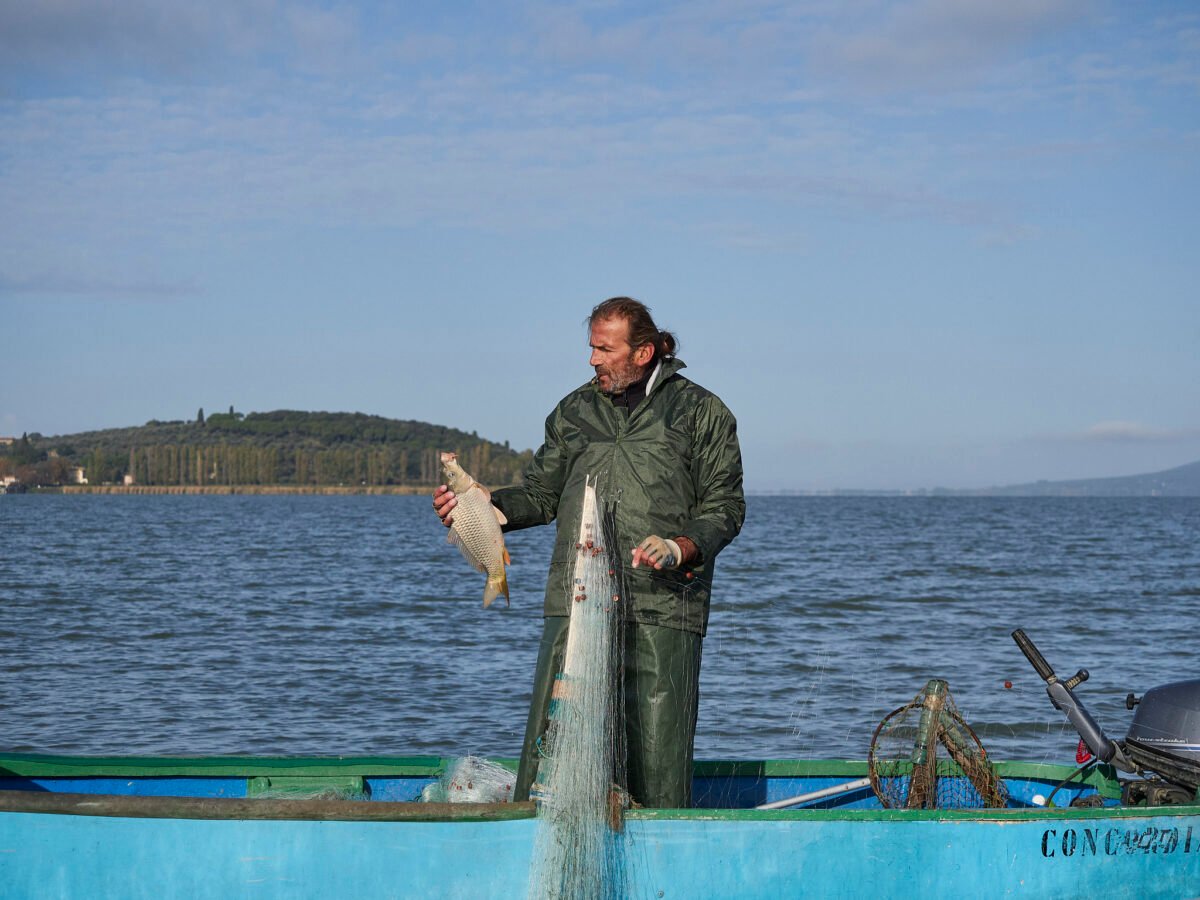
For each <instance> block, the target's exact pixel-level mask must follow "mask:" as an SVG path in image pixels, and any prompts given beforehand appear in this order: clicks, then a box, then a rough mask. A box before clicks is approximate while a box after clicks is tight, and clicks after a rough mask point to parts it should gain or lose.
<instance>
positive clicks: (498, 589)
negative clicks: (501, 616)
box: [483, 569, 512, 609]
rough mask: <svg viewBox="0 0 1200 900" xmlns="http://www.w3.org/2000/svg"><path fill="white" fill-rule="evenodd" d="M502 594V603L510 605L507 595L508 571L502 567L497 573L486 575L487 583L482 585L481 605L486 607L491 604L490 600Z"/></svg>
mask: <svg viewBox="0 0 1200 900" xmlns="http://www.w3.org/2000/svg"><path fill="white" fill-rule="evenodd" d="M501 594H503V595H504V605H505V606H511V605H512V602H511V600H510V599H509V596H508V573H507V572H505V571H504V570H503V569H501V570H500V574H499V575H491V576H489V577H488V580H487V584H485V585H484V586H483V606H484V608H485V609H486V608H487V607H489V606H491V605H492V601H493V600H495V599H496V598H497V597H499V596H500V595H501Z"/></svg>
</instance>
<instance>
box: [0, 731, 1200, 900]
mask: <svg viewBox="0 0 1200 900" xmlns="http://www.w3.org/2000/svg"><path fill="white" fill-rule="evenodd" d="M451 764H452V761H451V760H447V759H441V758H431V757H413V758H336V759H300V758H273V759H256V758H245V757H243V758H224V759H219V758H174V759H148V758H142V759H136V758H108V759H102V758H82V757H68V756H45V755H33V754H6V755H0V884H2V885H4V890H3V894H4V896H6V897H18V898H24V897H29V898H33V897H37V898H44V897H100V896H105V897H155V898H158V897H163V896H167V897H222V898H223V897H232V896H255V897H356V898H366V897H435V896H436V897H463V898H468V897H469V898H475V897H516V896H524V895H525V894H526V892H527V883H528V880H529V873H530V866H531V854H532V853H533V848H534V843H535V841H534V837H535V830H536V828H537V826H538V819H537V817H536V812H535V808H534V805H533V804H532V803H445V802H440V803H437V802H435V803H426V802H422V801H421V799H420V798H421V795H422V792H424V791H427V789H428V787H429V786H430V785H432V784H435V783H437V782H438V780H439V778H442V777H443V776H444V775H445V773H446V772H447V769H448V767H449V766H450V765H451ZM507 764H508V765H509V766H510V767H511V766H512V765H513V763H512V762H511V761H509V762H508V763H507ZM996 769H997V772H998V774H999V775H1000V776H1001V777H1002V778H1003V780H1004V783H1005V785H1006V787H1007V790H1008V798H1009V799H1008V807H1007V808H1004V809H971V810H961V809H959V810H952V809H939V810H927V809H884V808H881V807H880V804H879V801H878V799H877V798H876V796H875V794H874V792H873V791H872V789H871V787H870V786H869V784H868V785H866V786H862V785H861V782H862V781H863V780H864V779H866V777H867V774H868V767H867V763H866V762H865V761H847V760H824V761H821V760H810V761H789V760H766V761H757V762H753V761H699V762H697V764H696V769H695V777H694V788H695V799H694V806H693V808H691V809H666V810H663V809H654V810H651V809H630V810H628V811H626V813H625V815H624V820H623V822H622V823H621V831H620V834H619V842H618V844H619V847H620V852H621V853H622V854H623V857H624V870H625V873H624V878H625V884H626V889H627V892H626V896H631V897H647V898H659V897H662V898H666V897H688V898H694V897H733V896H741V897H793V896H800V895H805V896H813V897H863V896H874V897H911V896H922V897H929V898H932V897H963V896H971V897H1004V896H1012V895H1023V896H1032V897H1084V896H1097V895H1100V894H1103V895H1105V896H1110V897H1139V898H1148V897H1163V898H1179V897H1192V896H1196V895H1197V894H1200V804H1197V803H1194V802H1193V803H1190V804H1183V805H1172V806H1163V807H1152V806H1137V807H1134V806H1123V805H1120V797H1121V793H1122V786H1121V784H1120V782H1119V779H1118V776H1117V773H1116V770H1115V769H1113V768H1112V767H1110V766H1107V765H1099V766H1095V767H1093V768H1091V769H1090V770H1089V771H1087V772H1086V773H1083V774H1080V773H1078V772H1077V770H1076V769H1075V768H1074V767H1071V766H1062V765H1052V764H1041V763H997V764H996ZM855 782H859V783H860V786H858V787H855V788H851V789H848V790H847V789H840V788H842V787H843V786H845V785H847V784H854V783H855ZM831 789H832V796H825V797H822V796H820V794H821V793H822V792H823V791H825V792H828V791H831ZM289 794H290V795H292V796H294V797H295V798H296V799H287V797H288V795H289ZM1052 794H1053V800H1052V801H1051V802H1052V803H1053V804H1054V805H1052V806H1045V805H1039V802H1035V801H1040V802H1041V803H1044V802H1045V801H1044V799H1043V798H1049V797H1051V795H1052ZM323 795H324V796H323ZM811 795H817V798H816V799H814V800H810V801H807V802H806V803H802V804H800V805H795V804H793V805H792V806H790V807H789V808H783V809H770V808H766V809H764V808H759V807H763V806H767V805H772V804H777V803H781V802H786V801H788V800H789V799H791V798H795V797H807V796H811ZM326 797H334V798H335V799H326ZM1072 803H1074V804H1076V805H1074V806H1073V805H1072ZM1080 803H1083V804H1089V803H1093V804H1100V805H1083V806H1080V805H1078V804H1080Z"/></svg>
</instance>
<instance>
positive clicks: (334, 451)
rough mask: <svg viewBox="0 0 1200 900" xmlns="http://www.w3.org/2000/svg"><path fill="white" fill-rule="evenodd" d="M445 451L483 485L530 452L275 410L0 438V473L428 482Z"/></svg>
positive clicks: (163, 481) (415, 427)
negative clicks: (5, 441)
mask: <svg viewBox="0 0 1200 900" xmlns="http://www.w3.org/2000/svg"><path fill="white" fill-rule="evenodd" d="M442 450H454V451H455V452H457V453H458V455H459V459H460V461H461V462H462V464H463V466H464V468H466V469H467V471H468V472H470V473H471V474H472V475H474V476H475V478H476V479H477V480H479V481H480V482H482V483H483V484H486V485H493V486H500V485H507V484H513V483H516V482H517V481H519V480H520V473H521V471H522V470H523V469H524V467H525V465H526V464H527V463H528V461H529V460H530V458H531V457H532V452H531V451H529V450H525V451H522V452H519V453H518V452H516V451H514V450H512V449H511V448H510V447H509V446H508V444H507V443H504V444H500V443H497V442H494V441H488V440H485V439H482V438H480V437H479V436H478V434H476V433H471V434H468V433H466V432H464V431H460V430H458V429H452V428H446V427H444V426H439V425H431V424H429V423H425V422H416V421H404V420H396V419H385V418H382V417H380V416H367V415H364V414H361V413H304V412H296V411H289V410H281V411H277V412H271V413H250V414H248V415H242V414H241V413H237V412H235V411H234V410H233V409H232V408H231V409H230V411H229V412H228V413H219V414H214V415H211V416H208V417H205V416H204V411H203V410H200V412H199V414H198V415H197V417H196V419H194V420H192V421H182V420H178V421H172V422H160V421H156V420H152V421H150V422H147V423H146V425H144V426H140V427H134V428H122V429H108V430H105V431H93V432H83V433H80V434H73V435H62V436H58V437H51V438H46V437H43V436H41V435H38V434H34V435H24V436H22V439H21V440H20V441H17V442H15V443H14V444H13V445H11V446H9V447H3V446H0V476H3V475H5V474H15V475H16V476H17V477H18V479H19V480H21V481H23V482H26V483H38V484H62V483H65V482H66V481H68V480H69V477H68V472H69V470H70V469H71V468H73V467H75V466H81V467H83V469H84V472H85V475H86V477H87V479H88V482H89V483H91V484H102V483H114V484H119V483H121V482H122V481H123V480H124V479H125V477H126V476H130V477H131V478H132V480H133V481H134V482H135V483H137V484H145V485H239V484H246V485H274V484H277V485H338V484H345V485H372V486H374V485H434V484H437V483H439V481H440V480H441V464H440V459H439V451H442Z"/></svg>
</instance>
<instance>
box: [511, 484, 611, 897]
mask: <svg viewBox="0 0 1200 900" xmlns="http://www.w3.org/2000/svg"><path fill="white" fill-rule="evenodd" d="M603 519H604V517H603V516H602V515H601V512H600V509H599V506H598V504H597V502H596V498H595V489H594V488H593V487H592V486H591V485H589V486H588V487H587V489H586V496H585V501H584V505H583V515H582V522H581V525H580V531H579V541H578V543H577V544H576V561H575V567H574V572H573V573H572V580H571V583H570V584H569V585H566V586H565V587H566V588H567V589H569V590H570V591H571V598H572V603H571V618H570V625H569V630H568V635H567V647H566V655H565V659H564V662H563V671H562V673H561V674H560V675H559V676H558V677H557V679H556V680H555V683H554V688H553V694H552V699H551V701H550V726H549V728H548V729H547V731H546V734H545V736H544V737H543V739H542V742H541V744H540V745H539V750H540V758H539V761H538V771H537V777H536V781H535V782H534V784H533V787H532V789H531V791H530V793H531V794H532V796H533V797H534V799H535V800H536V801H537V804H538V820H539V821H538V830H537V837H536V839H535V845H534V854H533V866H532V870H531V872H530V881H529V896H530V897H531V898H532V897H536V898H542V897H555V898H559V897H570V898H607V897H623V896H626V893H627V892H626V890H625V885H624V866H623V862H622V859H623V857H622V852H621V835H620V832H619V824H620V819H621V804H622V802H623V800H622V799H621V798H622V796H623V795H622V794H621V793H620V792H619V791H617V790H615V789H614V786H613V779H614V777H615V775H614V773H616V772H617V771H618V770H619V769H620V768H621V767H622V765H623V760H622V755H623V752H622V748H623V735H624V727H623V723H622V716H621V709H620V702H621V701H620V699H619V698H620V696H621V694H620V692H618V691H617V690H615V686H616V680H617V678H618V673H619V671H620V660H621V655H622V645H623V635H624V628H623V625H622V619H623V616H622V612H621V600H620V596H621V594H620V591H619V589H618V586H617V578H616V570H615V568H614V566H613V563H612V561H611V560H610V558H609V546H608V545H609V543H610V542H609V541H608V540H606V539H605V528H604V523H603Z"/></svg>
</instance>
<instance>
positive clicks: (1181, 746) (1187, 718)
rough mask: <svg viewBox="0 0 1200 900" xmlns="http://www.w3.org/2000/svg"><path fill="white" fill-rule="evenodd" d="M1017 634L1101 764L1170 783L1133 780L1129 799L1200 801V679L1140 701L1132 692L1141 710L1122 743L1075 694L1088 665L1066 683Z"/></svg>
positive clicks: (1129, 704)
mask: <svg viewBox="0 0 1200 900" xmlns="http://www.w3.org/2000/svg"><path fill="white" fill-rule="evenodd" d="M1012 637H1013V640H1014V641H1016V642H1017V646H1018V647H1020V648H1021V652H1022V653H1024V654H1025V657H1026V659H1028V660H1029V662H1030V664H1032V666H1033V668H1034V669H1035V670H1036V671H1037V673H1038V675H1040V676H1041V677H1042V679H1043V680H1044V681H1045V682H1046V693H1047V694H1049V695H1050V702H1051V703H1053V704H1054V706H1055V708H1056V709H1060V710H1062V711H1063V712H1064V713H1065V714H1066V716H1067V718H1068V719H1069V720H1070V722H1071V724H1072V725H1073V726H1074V727H1075V730H1076V731H1077V732H1079V736H1080V737H1081V738H1082V739H1083V742H1084V743H1085V744H1086V745H1087V747H1088V749H1089V750H1091V751H1092V754H1093V755H1094V756H1095V757H1096V758H1097V759H1098V760H1099V761H1100V762H1106V763H1111V764H1112V765H1113V766H1114V767H1115V768H1117V769H1119V770H1121V771H1122V772H1129V773H1131V774H1136V775H1141V776H1146V775H1149V774H1153V775H1157V776H1158V777H1159V778H1162V779H1163V780H1164V781H1165V782H1167V783H1166V784H1155V783H1153V782H1130V783H1129V784H1127V785H1126V788H1125V796H1124V798H1123V799H1124V800H1125V802H1127V803H1150V804H1151V805H1161V804H1169V803H1193V802H1195V801H1196V799H1197V793H1198V789H1200V679H1196V680H1193V681H1177V682H1174V683H1173V684H1166V685H1163V686H1161V687H1156V688H1152V689H1151V690H1149V691H1147V692H1146V694H1145V696H1143V697H1142V698H1141V699H1140V700H1139V699H1138V698H1137V697H1135V696H1134V695H1133V694H1130V695H1129V696H1128V697H1126V698H1125V706H1126V708H1128V709H1135V708H1136V710H1137V711H1136V712H1135V713H1134V714H1133V724H1132V725H1130V727H1129V733H1128V734H1127V735H1126V736H1125V739H1124V740H1123V741H1114V740H1111V739H1110V738H1109V737H1108V736H1107V735H1105V734H1104V731H1103V729H1101V727H1100V725H1099V724H1097V722H1096V720H1095V719H1093V718H1092V716H1091V714H1090V713H1089V712H1088V711H1087V710H1086V709H1084V707H1083V705H1082V704H1081V703H1080V702H1079V701H1078V700H1077V699H1076V698H1075V694H1074V693H1073V692H1074V689H1075V688H1076V687H1078V686H1079V685H1080V684H1082V683H1083V682H1085V681H1087V679H1088V671H1087V669H1080V670H1079V671H1078V672H1076V673H1075V674H1074V675H1073V676H1071V677H1070V678H1069V679H1067V680H1066V681H1061V680H1059V678H1058V676H1057V675H1056V674H1055V673H1054V670H1053V669H1052V668H1051V667H1050V664H1049V663H1048V662H1046V658H1045V657H1044V656H1042V654H1041V652H1040V651H1039V650H1038V648H1037V647H1036V646H1034V643H1033V641H1031V640H1030V639H1029V636H1028V635H1026V634H1025V632H1024V631H1022V630H1021V629H1020V628H1018V629H1017V630H1016V631H1014V632H1013V633H1012Z"/></svg>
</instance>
